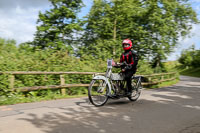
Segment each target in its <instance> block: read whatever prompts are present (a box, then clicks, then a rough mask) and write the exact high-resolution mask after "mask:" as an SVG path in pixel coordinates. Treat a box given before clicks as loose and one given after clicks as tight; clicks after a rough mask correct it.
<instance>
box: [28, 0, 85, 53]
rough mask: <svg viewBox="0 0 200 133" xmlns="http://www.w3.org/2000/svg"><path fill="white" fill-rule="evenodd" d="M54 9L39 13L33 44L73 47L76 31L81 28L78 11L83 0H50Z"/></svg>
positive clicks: (59, 47)
mask: <svg viewBox="0 0 200 133" xmlns="http://www.w3.org/2000/svg"><path fill="white" fill-rule="evenodd" d="M50 2H51V4H52V9H50V10H49V11H46V12H45V13H41V12H40V13H39V19H38V24H39V26H37V32H36V34H35V39H34V41H33V42H31V44H32V45H33V46H35V47H38V48H41V49H44V48H54V49H63V48H65V47H66V46H67V48H68V49H72V41H73V39H74V38H75V37H74V33H75V32H77V31H80V30H81V27H80V25H79V23H78V18H77V13H78V12H79V11H80V8H81V7H82V6H83V4H82V0H67V1H66V0H50Z"/></svg>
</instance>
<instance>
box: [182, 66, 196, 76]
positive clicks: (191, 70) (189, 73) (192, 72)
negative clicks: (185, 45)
mask: <svg viewBox="0 0 200 133" xmlns="http://www.w3.org/2000/svg"><path fill="white" fill-rule="evenodd" d="M180 75H185V76H192V77H200V68H189V69H184V70H182V71H180Z"/></svg>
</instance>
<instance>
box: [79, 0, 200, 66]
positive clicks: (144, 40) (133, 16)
mask: <svg viewBox="0 0 200 133" xmlns="http://www.w3.org/2000/svg"><path fill="white" fill-rule="evenodd" d="M93 3H94V4H93V6H92V8H91V10H90V12H89V14H88V15H87V16H86V20H85V23H84V24H85V25H84V36H83V37H82V40H83V41H82V45H81V47H80V51H79V56H80V57H82V56H85V55H92V56H94V57H95V58H101V59H104V58H105V57H104V55H109V57H110V56H113V57H114V58H117V57H118V56H119V55H120V52H121V49H122V48H121V40H122V39H125V38H131V39H134V40H133V42H134V46H133V48H134V49H135V50H136V51H138V52H139V53H140V54H141V57H142V58H143V57H149V56H151V58H150V59H151V61H153V62H154V63H153V66H154V67H157V66H160V67H162V62H161V61H162V60H165V59H166V56H167V55H169V53H171V52H172V51H173V48H174V47H175V46H176V44H177V40H178V38H179V37H180V36H185V35H187V34H188V33H189V30H190V29H191V27H192V23H197V21H198V20H197V17H196V13H195V12H194V11H193V9H192V8H191V7H190V5H189V4H187V2H186V0H174V1H170V2H169V1H165V0H156V1H143V0H140V1H139V0H125V1H124V0H110V1H107V0H94V2H93ZM97 20H98V21H97ZM105 40H106V41H109V42H110V43H106V42H105ZM102 45H103V48H102ZM98 49H99V50H102V49H104V50H102V52H101V53H99V52H94V51H95V50H98Z"/></svg>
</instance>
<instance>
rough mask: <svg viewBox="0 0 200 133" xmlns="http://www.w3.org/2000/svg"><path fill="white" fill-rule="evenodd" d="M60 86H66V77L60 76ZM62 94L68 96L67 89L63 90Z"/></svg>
mask: <svg viewBox="0 0 200 133" xmlns="http://www.w3.org/2000/svg"><path fill="white" fill-rule="evenodd" d="M60 85H65V78H64V75H60ZM61 94H62V95H66V91H65V88H61Z"/></svg>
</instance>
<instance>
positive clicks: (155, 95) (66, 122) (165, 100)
mask: <svg viewBox="0 0 200 133" xmlns="http://www.w3.org/2000/svg"><path fill="white" fill-rule="evenodd" d="M0 133H200V78H192V77H186V76H181V80H180V82H179V83H178V84H176V85H174V86H171V87H165V88H160V89H151V90H143V91H142V94H141V97H140V98H139V100H138V101H136V102H130V101H128V99H126V98H124V99H120V100H109V102H108V103H107V104H106V105H105V106H103V107H94V106H93V105H91V104H89V103H88V99H87V98H74V99H62V100H53V101H45V102H37V103H25V104H17V105H10V106H0Z"/></svg>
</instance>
